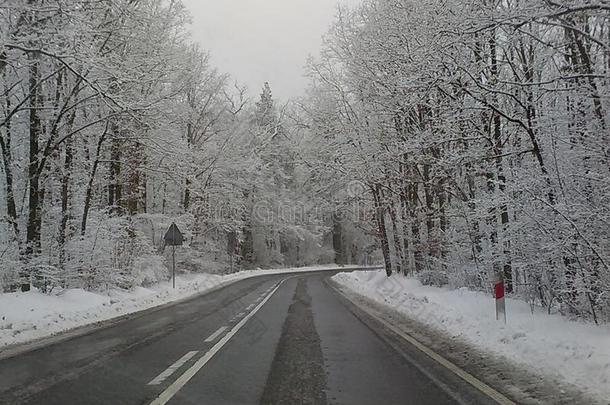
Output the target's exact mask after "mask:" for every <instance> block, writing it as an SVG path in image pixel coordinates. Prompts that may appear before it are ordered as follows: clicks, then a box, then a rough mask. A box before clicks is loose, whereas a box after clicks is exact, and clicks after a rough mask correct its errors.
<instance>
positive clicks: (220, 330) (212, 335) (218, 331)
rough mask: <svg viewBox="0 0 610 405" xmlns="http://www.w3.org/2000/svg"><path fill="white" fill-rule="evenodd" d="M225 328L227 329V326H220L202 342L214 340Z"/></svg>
mask: <svg viewBox="0 0 610 405" xmlns="http://www.w3.org/2000/svg"><path fill="white" fill-rule="evenodd" d="M225 330H227V327H226V326H221V327H220V328H218V330H217V331H216V332H214V333H212V334H211V335H210V336H209V337H208V338H207V339H206V340H204V342H206V343H210V342H213V341H215V340H216V339H217V338H218V336H220V335H221V334H222V333H223V332H224V331H225Z"/></svg>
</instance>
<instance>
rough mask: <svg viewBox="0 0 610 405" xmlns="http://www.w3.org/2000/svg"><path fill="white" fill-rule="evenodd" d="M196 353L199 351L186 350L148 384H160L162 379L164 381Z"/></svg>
mask: <svg viewBox="0 0 610 405" xmlns="http://www.w3.org/2000/svg"><path fill="white" fill-rule="evenodd" d="M197 353H199V352H198V351H193V352H188V353H187V354H185V355H184V356H182V357H180V359H178V361H176V362H175V363H174V364H172V365H171V366H169V367H168V368H167V369H166V370H165V371H164V372H162V373H161V374H159V375H158V376H156V377H155V378H154V380H152V381H151V382H149V383H148V385H159V384H161V383H162V382H163V381H165V379H166V378H167V377H169V376H171V375H172V374H174V372H175V371H176V370H178V369H179V368H180V367H182V366H183V365H184V363H186V362H187V361H189V360H190V359H192V358H193V356H195V355H196V354H197Z"/></svg>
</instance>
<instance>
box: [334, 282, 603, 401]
mask: <svg viewBox="0 0 610 405" xmlns="http://www.w3.org/2000/svg"><path fill="white" fill-rule="evenodd" d="M333 280H334V281H336V282H337V283H339V284H340V285H341V286H343V287H347V288H348V289H349V290H352V291H353V292H355V293H358V294H360V295H362V296H365V297H367V298H369V299H372V300H373V301H374V302H377V303H379V304H383V305H387V306H389V307H391V308H393V309H395V310H398V311H400V312H401V313H404V314H405V315H406V316H408V317H409V318H412V319H415V320H418V321H420V322H422V323H424V324H426V325H429V326H431V327H433V328H435V329H437V330H439V331H441V332H444V333H446V334H449V335H451V336H454V337H459V338H461V339H463V340H465V341H466V342H469V343H471V344H474V345H476V346H478V347H480V348H481V349H483V350H486V351H489V352H493V353H495V354H499V355H502V356H504V357H506V358H508V359H511V360H513V361H515V362H516V363H518V364H521V365H523V366H526V367H527V368H529V369H530V370H532V371H534V372H536V373H539V374H542V375H544V374H546V375H551V376H553V377H555V378H559V380H563V381H566V382H569V383H571V384H575V385H577V386H579V387H580V388H582V389H583V390H586V391H587V392H589V393H591V394H593V395H595V396H596V397H599V398H600V399H602V401H608V398H610V326H609V325H604V326H595V325H592V324H585V323H580V322H574V321H570V320H568V319H566V318H565V317H562V316H560V315H548V314H546V313H545V312H544V311H543V310H541V309H539V308H535V309H534V312H533V313H532V311H531V309H530V306H529V305H528V304H527V303H525V302H523V301H519V300H513V299H507V300H506V307H507V318H508V319H507V324H506V325H504V323H503V322H498V321H496V318H495V304H494V300H493V298H492V297H491V294H484V293H481V292H474V291H469V290H467V289H459V290H451V289H447V288H437V287H428V286H423V285H422V284H421V283H420V282H419V281H418V280H415V279H411V278H406V277H402V276H400V275H399V276H395V277H390V278H388V277H386V276H385V272H383V271H367V272H354V273H340V274H337V275H336V276H334V277H333Z"/></svg>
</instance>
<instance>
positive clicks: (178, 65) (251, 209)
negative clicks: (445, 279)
mask: <svg viewBox="0 0 610 405" xmlns="http://www.w3.org/2000/svg"><path fill="white" fill-rule="evenodd" d="M188 20H189V16H188V14H187V12H186V10H185V8H184V6H183V5H182V4H181V3H180V2H179V1H174V0H171V1H170V0H117V1H93V2H92V1H84V0H83V1H80V0H5V1H3V2H2V5H1V6H0V111H1V112H0V149H1V153H2V155H1V159H0V162H1V163H0V291H1V290H2V289H4V290H14V289H15V288H16V287H17V286H18V285H19V284H22V286H23V288H25V289H27V288H29V284H30V283H33V284H34V285H35V286H37V287H40V288H43V289H51V288H55V287H73V286H78V287H85V288H91V289H99V288H106V287H114V286H120V287H125V288H129V287H132V286H135V285H142V284H146V283H152V282H155V281H157V280H160V279H163V278H165V277H167V274H168V272H167V260H166V258H167V254H168V253H167V251H165V252H164V248H163V240H162V237H163V233H164V232H165V230H166V229H167V227H168V226H169V225H170V224H171V222H173V221H176V222H177V224H178V225H179V227H180V228H181V229H182V230H183V232H185V233H186V236H187V246H186V247H183V248H181V250H180V251H179V252H178V255H177V256H178V259H179V261H180V263H179V269H187V270H188V269H190V270H194V271H227V270H228V269H233V270H237V269H240V268H250V267H257V266H282V265H299V264H300V265H303V264H312V263H317V262H324V263H327V262H330V261H332V260H333V258H334V257H333V252H332V247H324V246H328V244H326V245H324V240H325V235H326V234H328V231H327V230H328V227H327V226H325V224H324V221H323V215H320V213H319V212H312V210H311V202H310V201H309V200H306V201H303V202H302V201H301V200H302V199H303V198H304V196H309V195H315V188H316V184H315V183H314V184H310V183H308V182H307V181H308V180H307V179H308V177H309V176H308V173H309V172H310V171H311V170H312V169H311V168H309V167H307V166H306V165H303V164H300V163H299V161H298V159H297V158H296V157H295V152H294V151H295V150H296V149H297V148H298V140H296V139H295V134H294V133H293V131H291V130H290V128H286V127H284V126H283V125H282V119H283V114H284V112H283V111H282V109H280V108H279V107H278V106H276V105H275V103H274V101H273V98H272V95H271V90H270V88H269V86H265V88H264V90H263V94H262V96H261V99H260V101H259V102H258V103H256V104H255V103H251V102H249V100H247V98H246V96H245V94H246V93H245V90H244V89H243V88H241V87H239V86H238V85H235V84H233V82H232V81H231V79H230V78H229V77H227V76H226V75H223V74H221V73H219V72H218V71H216V70H215V69H214V68H213V67H212V66H211V65H210V63H209V57H208V55H207V54H206V53H205V52H203V51H202V50H200V49H198V48H197V47H196V46H194V45H193V43H192V41H191V40H190V39H189V37H188V34H187V28H188ZM306 202H307V203H306ZM277 205H283V206H302V207H303V209H302V210H301V212H302V213H303V217H307V219H308V220H307V221H305V220H300V218H296V217H295V216H294V215H277V214H276V212H277V211H278V210H276V209H274V208H275V207H276V206H277ZM327 239H328V238H327ZM164 255H165V257H164Z"/></svg>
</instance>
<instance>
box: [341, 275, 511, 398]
mask: <svg viewBox="0 0 610 405" xmlns="http://www.w3.org/2000/svg"><path fill="white" fill-rule="evenodd" d="M329 284H330V286H331V287H332V288H333V289H334V290H335V291H336V292H337V293H339V294H340V295H341V296H342V297H344V298H345V299H347V300H348V301H349V302H351V303H352V304H353V305H354V306H356V307H357V308H358V309H360V310H361V311H363V312H364V313H366V314H367V315H369V316H370V317H372V318H373V319H375V320H376V321H378V322H379V323H381V324H382V325H383V326H385V327H386V328H388V329H389V330H391V331H392V332H393V333H395V334H396V335H398V336H400V337H401V338H402V339H404V340H406V341H407V342H409V343H410V344H412V345H413V346H415V347H416V348H417V349H418V350H419V351H421V352H422V353H424V354H425V355H427V356H428V357H430V358H431V359H432V360H434V361H436V362H437V363H439V364H440V365H442V366H443V367H445V368H446V369H448V370H449V371H451V372H452V373H453V374H455V375H457V376H458V377H460V378H461V379H462V380H464V381H466V382H467V383H469V384H470V385H472V386H473V387H475V388H476V389H478V390H479V391H481V392H482V393H483V394H485V395H487V396H488V397H489V398H491V399H493V400H494V401H496V402H497V403H498V404H501V405H516V402H514V401H512V400H510V399H509V398H508V397H506V396H505V395H504V394H502V393H500V392H498V391H497V390H495V389H494V388H492V387H491V386H489V385H488V384H486V383H484V382H483V381H481V380H479V379H478V378H476V377H475V376H473V375H472V374H470V373H468V372H467V371H465V370H462V369H461V368H460V367H458V366H457V365H455V364H454V363H452V362H451V361H449V360H447V359H445V358H444V357H443V356H441V355H440V354H438V353H436V352H435V351H434V350H432V349H430V348H429V347H427V346H426V345H424V344H423V343H421V342H420V341H419V340H417V339H415V338H414V337H413V336H411V335H409V334H408V333H407V332H405V331H403V330H401V329H399V328H397V327H396V326H394V325H392V324H391V323H389V322H388V321H386V320H384V319H381V318H380V317H379V316H377V315H376V314H374V313H372V312H371V311H370V310H368V309H366V308H364V307H363V306H362V305H359V304H358V303H356V302H355V301H354V300H353V299H352V298H351V297H349V296H348V295H347V294H345V293H344V292H343V291H341V289H339V288H337V286H336V285H334V283H329Z"/></svg>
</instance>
